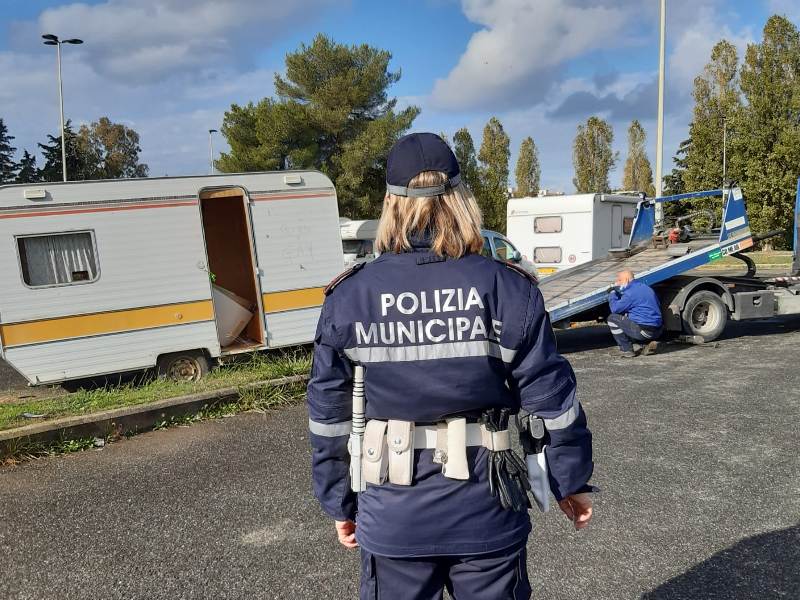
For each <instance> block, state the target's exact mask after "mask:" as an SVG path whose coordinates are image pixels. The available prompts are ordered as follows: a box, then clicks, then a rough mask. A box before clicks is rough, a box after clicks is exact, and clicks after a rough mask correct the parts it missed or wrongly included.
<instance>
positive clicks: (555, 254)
mask: <svg viewBox="0 0 800 600" xmlns="http://www.w3.org/2000/svg"><path fill="white" fill-rule="evenodd" d="M533 262H535V263H560V262H561V248H560V247H558V246H543V247H541V248H534V249H533Z"/></svg>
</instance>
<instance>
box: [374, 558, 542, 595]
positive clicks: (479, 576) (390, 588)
mask: <svg viewBox="0 0 800 600" xmlns="http://www.w3.org/2000/svg"><path fill="white" fill-rule="evenodd" d="M526 557H527V553H526V551H525V546H522V547H516V548H513V549H510V550H502V551H500V552H493V553H491V554H479V555H475V556H427V557H415V558H390V557H387V556H378V555H377V554H370V553H369V552H367V551H366V550H363V549H362V550H361V595H360V598H361V600H441V599H442V597H443V594H444V589H445V588H447V591H448V593H449V594H450V596H451V597H452V598H454V600H528V599H529V598H530V597H531V586H530V583H529V582H528V569H527V565H526Z"/></svg>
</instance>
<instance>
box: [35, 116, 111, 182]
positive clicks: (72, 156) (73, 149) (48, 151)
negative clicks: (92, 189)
mask: <svg viewBox="0 0 800 600" xmlns="http://www.w3.org/2000/svg"><path fill="white" fill-rule="evenodd" d="M64 135H65V139H66V141H67V143H66V156H67V178H68V179H69V180H70V181H82V180H86V179H96V178H97V175H98V169H99V164H98V162H99V159H98V157H97V156H96V155H95V154H94V153H93V152H92V151H91V150H90V149H87V148H86V147H85V146H82V145H81V144H80V143H79V140H78V136H77V134H76V133H75V131H74V130H73V129H72V123H71V122H70V121H67V122H66V123H65V124H64ZM47 141H48V143H45V144H39V148H41V150H42V156H43V158H44V165H43V166H42V169H41V171H40V172H39V173H40V176H41V179H42V181H61V180H62V170H61V136H60V135H59V136H54V135H48V136H47Z"/></svg>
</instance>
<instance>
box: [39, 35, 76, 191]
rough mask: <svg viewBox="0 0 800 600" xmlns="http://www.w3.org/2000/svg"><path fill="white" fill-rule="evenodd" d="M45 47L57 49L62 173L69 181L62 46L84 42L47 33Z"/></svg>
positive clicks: (65, 179)
mask: <svg viewBox="0 0 800 600" xmlns="http://www.w3.org/2000/svg"><path fill="white" fill-rule="evenodd" d="M42 37H43V38H44V40H45V41H44V44H45V46H55V47H56V62H57V63H58V106H59V108H60V111H61V172H62V174H63V176H64V181H67V140H66V139H65V138H66V136H65V135H64V86H63V84H62V83H61V44H82V43H83V40H79V39H78V38H71V39H69V40H59V39H58V36H57V35H53V34H52V33H47V34H45V35H43V36H42Z"/></svg>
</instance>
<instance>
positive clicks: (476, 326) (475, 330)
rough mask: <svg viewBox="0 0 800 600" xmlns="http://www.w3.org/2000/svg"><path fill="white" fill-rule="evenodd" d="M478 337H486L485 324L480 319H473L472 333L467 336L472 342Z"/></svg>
mask: <svg viewBox="0 0 800 600" xmlns="http://www.w3.org/2000/svg"><path fill="white" fill-rule="evenodd" d="M479 335H480V336H483V337H486V323H484V322H483V319H482V318H481V317H475V322H474V323H473V324H472V333H470V334H469V339H471V340H474V339H475V338H476V337H478V336H479Z"/></svg>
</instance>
